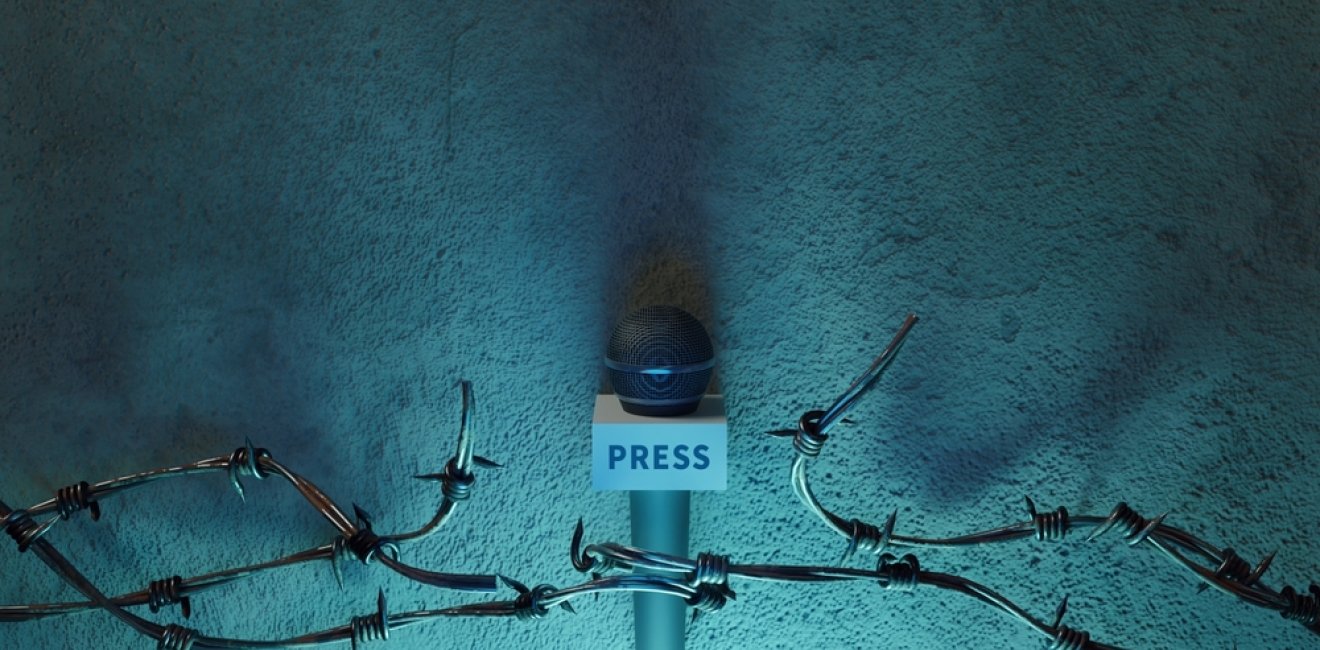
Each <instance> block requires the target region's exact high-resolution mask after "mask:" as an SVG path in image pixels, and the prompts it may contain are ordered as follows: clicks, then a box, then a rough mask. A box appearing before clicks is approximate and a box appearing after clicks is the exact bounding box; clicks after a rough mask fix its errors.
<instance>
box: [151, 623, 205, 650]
mask: <svg viewBox="0 0 1320 650" xmlns="http://www.w3.org/2000/svg"><path fill="white" fill-rule="evenodd" d="M196 640H197V630H193V629H189V628H186V627H184V626H182V625H176V624H174V623H170V624H169V625H166V626H165V629H164V630H162V631H161V634H160V640H158V641H157V642H156V650H191V648H192V646H193V642H194V641H196Z"/></svg>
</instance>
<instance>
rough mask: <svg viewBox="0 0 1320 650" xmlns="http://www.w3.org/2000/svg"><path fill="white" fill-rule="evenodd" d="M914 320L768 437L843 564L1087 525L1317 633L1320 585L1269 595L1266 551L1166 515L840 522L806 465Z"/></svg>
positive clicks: (1072, 640)
mask: <svg viewBox="0 0 1320 650" xmlns="http://www.w3.org/2000/svg"><path fill="white" fill-rule="evenodd" d="M916 321H917V318H916V316H915V315H911V314H909V315H908V316H907V318H906V319H905V320H904V321H903V324H902V326H901V327H900V328H899V330H898V333H897V334H895V336H894V338H893V340H892V341H891V342H890V343H889V345H888V346H886V347H885V349H884V350H883V351H882V352H881V353H880V355H879V356H878V357H876V359H875V361H874V362H873V363H872V364H871V366H870V367H868V368H867V369H866V371H865V372H863V373H862V374H861V376H859V377H858V378H857V379H856V380H855V381H854V382H853V384H852V385H851V386H849V388H848V390H847V391H845V392H844V394H843V395H841V396H840V397H839V398H838V399H836V400H835V401H834V403H833V404H832V405H831V406H830V407H829V408H828V409H826V410H825V411H819V410H812V411H807V412H806V413H804V414H802V416H801V417H800V418H799V419H798V425H797V428H796V429H787V430H778V431H771V432H769V435H772V436H776V437H785V438H792V441H793V449H794V452H795V453H794V458H793V464H792V467H791V469H790V475H789V480H790V483H791V485H792V487H793V491H794V493H795V494H796V495H797V496H798V498H799V500H801V501H802V503H803V505H805V506H806V507H807V509H808V510H810V511H811V512H812V513H814V514H816V515H817V517H819V518H820V519H821V520H822V521H824V522H825V523H826V525H828V526H829V527H830V528H831V529H832V530H834V531H835V532H836V533H838V534H839V535H841V536H843V537H844V538H845V539H846V540H847V544H846V546H845V549H844V553H843V559H844V560H845V561H846V560H847V559H849V558H850V557H852V555H853V554H854V553H857V552H865V553H872V554H884V553H885V551H886V550H887V549H890V548H916V549H934V548H953V547H963V546H978V545H983V544H992V543H998V542H1006V541H1011V540H1019V539H1027V538H1033V537H1034V538H1035V539H1036V540H1038V541H1050V542H1054V541H1060V540H1063V539H1064V538H1065V536H1066V535H1067V533H1068V532H1069V531H1070V530H1072V528H1073V527H1075V526H1078V525H1082V526H1088V525H1089V526H1093V527H1094V530H1093V531H1092V532H1091V534H1090V535H1089V536H1088V537H1087V541H1088V542H1089V541H1094V540H1096V539H1097V538H1099V537H1101V536H1103V535H1104V534H1106V533H1108V532H1110V531H1116V532H1117V533H1119V534H1120V535H1121V536H1122V537H1123V540H1124V541H1125V542H1126V543H1127V545H1128V546H1132V547H1152V548H1154V549H1156V550H1158V551H1160V552H1161V553H1162V554H1163V555H1164V556H1165V557H1167V558H1169V559H1170V560H1172V561H1173V562H1174V563H1176V564H1178V565H1180V566H1183V567H1185V568H1187V569H1188V570H1190V571H1192V572H1193V573H1195V574H1196V575H1197V576H1198V577H1199V578H1200V579H1201V580H1202V582H1203V584H1202V585H1201V586H1200V589H1201V590H1204V589H1205V588H1207V587H1214V588H1216V589H1218V590H1220V591H1222V592H1224V593H1227V594H1229V595H1232V596H1235V597H1237V598H1238V599H1240V600H1242V601H1244V602H1247V603H1250V604H1252V605H1255V606H1257V607H1262V608H1266V609H1271V610H1274V611H1277V612H1279V613H1280V614H1281V615H1282V616H1283V617H1284V618H1287V619H1290V620H1296V621H1298V622H1300V623H1301V624H1302V625H1303V626H1305V627H1306V628H1307V629H1308V630H1310V631H1311V632H1313V633H1316V634H1320V587H1318V586H1317V585H1315V584H1312V585H1311V586H1310V589H1309V590H1308V592H1307V593H1306V594H1302V593H1301V592H1299V591H1297V590H1296V589H1295V588H1293V587H1291V586H1286V587H1284V588H1283V589H1282V590H1281V591H1275V590H1274V589H1272V588H1270V587H1269V586H1267V585H1265V584H1263V583H1261V581H1260V580H1261V577H1262V575H1263V574H1264V573H1265V571H1266V570H1267V569H1268V568H1269V566H1270V564H1271V562H1273V560H1274V557H1275V553H1270V554H1269V555H1267V556H1266V557H1265V558H1264V559H1263V560H1261V561H1260V563H1258V564H1257V565H1256V566H1255V567H1254V568H1252V567H1251V565H1250V564H1249V563H1248V562H1247V561H1246V560H1245V559H1243V558H1242V557H1241V556H1239V555H1238V554H1237V553H1236V552H1235V551H1234V550H1233V549H1231V548H1223V549H1221V548H1219V547H1217V546H1215V545H1214V544H1211V543H1210V542H1208V541H1206V540H1204V539H1202V538H1200V537H1197V536H1196V535H1193V534H1191V533H1189V532H1187V531H1185V530H1182V529H1179V528H1176V527H1174V526H1170V525H1168V524H1165V523H1164V520H1165V518H1166V517H1167V516H1168V514H1169V513H1167V512H1166V513H1164V514H1161V515H1159V516H1157V517H1154V518H1152V519H1147V518H1145V517H1143V516H1141V515H1140V514H1138V513H1137V512H1136V511H1135V510H1133V509H1132V508H1131V507H1130V506H1128V504H1127V503H1119V504H1118V505H1117V506H1115V507H1114V509H1113V510H1112V511H1110V513H1109V515H1107V516H1096V515H1080V516H1074V515H1070V514H1069V512H1068V509H1067V508H1064V507H1059V508H1058V509H1057V510H1054V511H1052V512H1045V513H1041V512H1038V511H1037V509H1036V504H1035V502H1034V501H1032V499H1031V497H1026V505H1027V512H1028V516H1029V518H1028V520H1027V521H1025V522H1018V523H1013V524H1009V525H1007V526H1003V527H1000V528H995V529H992V530H985V531H979V532H974V533H970V534H967V535H962V536H958V537H948V538H925V537H916V536H907V535H899V534H896V533H895V532H894V531H895V526H896V520H897V516H898V512H897V510H895V511H893V512H891V513H890V515H889V516H888V518H887V519H886V520H885V523H884V524H883V526H876V525H873V524H869V523H866V522H865V521H862V520H860V519H856V518H853V519H845V518H844V517H842V516H840V515H838V514H835V513H834V512H832V511H830V510H829V509H828V508H826V507H825V506H824V505H822V504H821V502H820V499H819V498H818V497H817V496H816V495H815V493H814V492H813V490H812V489H811V483H810V481H809V480H808V473H807V468H808V466H809V465H810V463H811V461H813V460H814V459H816V458H817V457H819V456H820V454H821V451H822V450H823V449H824V446H825V442H826V441H827V440H828V439H829V431H830V429H831V428H832V427H833V426H835V425H836V424H838V423H839V422H841V421H842V420H843V418H844V417H845V416H846V415H847V414H848V412H849V411H850V410H851V409H852V407H853V406H854V405H855V404H856V402H857V399H858V398H859V397H860V396H861V395H862V394H864V393H865V392H866V391H868V390H869V389H870V388H871V387H872V386H874V385H875V382H876V380H877V379H879V377H880V374H881V373H882V372H883V371H884V370H885V368H886V367H888V365H889V363H890V362H891V361H892V360H893V357H894V355H895V354H896V353H897V351H898V349H899V348H900V347H901V346H902V344H903V341H904V339H905V337H906V336H907V334H908V332H909V331H910V330H911V328H912V326H913V325H914V324H915V323H916ZM1189 556H1192V557H1189ZM1193 557H1196V558H1200V559H1201V560H1204V561H1205V562H1207V563H1208V565H1203V564H1201V563H1198V562H1197V561H1196V560H1195V559H1193ZM1056 627H1057V623H1056ZM1087 644H1091V645H1087ZM1051 647H1058V648H1066V649H1069V650H1071V649H1072V648H1090V647H1096V646H1095V645H1094V643H1093V642H1090V641H1089V640H1086V639H1082V636H1081V635H1080V633H1076V632H1070V633H1069V634H1065V635H1062V636H1060V637H1059V638H1058V640H1057V641H1056V646H1051Z"/></svg>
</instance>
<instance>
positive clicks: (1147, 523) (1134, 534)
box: [1086, 502, 1169, 546]
mask: <svg viewBox="0 0 1320 650" xmlns="http://www.w3.org/2000/svg"><path fill="white" fill-rule="evenodd" d="M1168 514H1169V513H1167V512H1166V513H1164V514H1162V515H1160V516H1158V517H1156V518H1154V519H1146V518H1145V517H1142V516H1141V515H1139V514H1137V512H1136V511H1135V510H1133V509H1132V508H1129V507H1128V504H1127V503H1126V502H1121V503H1119V504H1118V505H1117V506H1114V510H1113V512H1111V513H1109V517H1108V518H1107V519H1105V523H1103V524H1100V527H1099V528H1096V529H1095V531H1093V532H1092V533H1091V536H1090V537H1087V538H1086V541H1088V542H1089V541H1091V540H1094V539H1095V538H1097V537H1099V536H1101V535H1103V534H1105V533H1107V532H1109V530H1110V529H1112V528H1115V527H1117V528H1118V529H1119V530H1121V531H1122V533H1123V539H1125V540H1127V544H1128V546H1136V545H1138V544H1140V543H1142V542H1144V541H1146V538H1147V537H1150V535H1151V533H1153V532H1155V529H1157V528H1159V526H1160V523H1161V522H1163V521H1164V517H1165V516H1167V515H1168Z"/></svg>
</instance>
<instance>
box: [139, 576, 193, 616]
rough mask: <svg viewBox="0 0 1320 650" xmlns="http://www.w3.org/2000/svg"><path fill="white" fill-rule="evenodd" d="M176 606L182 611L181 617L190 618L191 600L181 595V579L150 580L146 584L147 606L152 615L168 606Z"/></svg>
mask: <svg viewBox="0 0 1320 650" xmlns="http://www.w3.org/2000/svg"><path fill="white" fill-rule="evenodd" d="M176 603H177V604H178V605H179V606H180V609H182V610H183V617H184V618H189V617H191V616H192V600H191V599H190V598H188V597H187V596H185V595H183V578H182V577H180V576H171V577H169V578H165V579H163V580H152V581H151V582H150V583H148V584H147V606H148V607H150V608H151V611H152V613H155V612H158V611H160V610H161V609H163V608H165V607H169V606H170V605H174V604H176Z"/></svg>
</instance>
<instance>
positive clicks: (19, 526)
mask: <svg viewBox="0 0 1320 650" xmlns="http://www.w3.org/2000/svg"><path fill="white" fill-rule="evenodd" d="M47 528H48V527H47V526H39V525H37V522H35V521H32V516H31V515H29V514H28V512H27V510H21V509H20V510H15V511H13V512H11V513H9V516H7V517H5V532H6V533H8V534H9V536H10V537H12V538H14V541H15V542H18V552H19V553H24V552H27V550H28V546H31V545H32V543H33V542H35V541H37V540H38V539H40V538H41V536H42V535H44V534H46V530H47Z"/></svg>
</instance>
